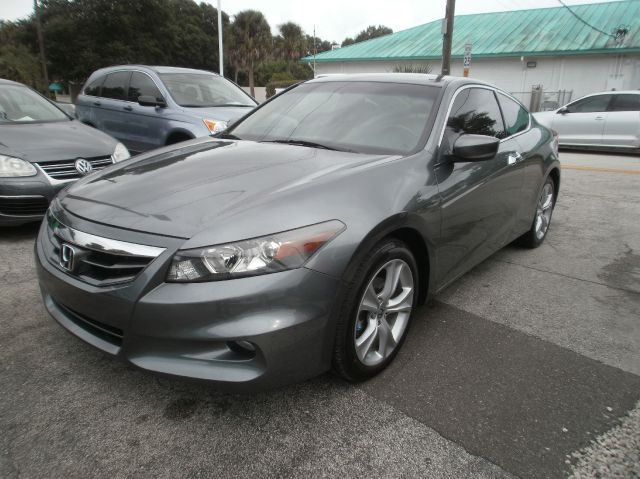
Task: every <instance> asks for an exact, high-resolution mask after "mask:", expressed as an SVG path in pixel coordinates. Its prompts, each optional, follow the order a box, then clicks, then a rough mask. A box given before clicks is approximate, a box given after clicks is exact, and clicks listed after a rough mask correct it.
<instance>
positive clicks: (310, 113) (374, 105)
mask: <svg viewBox="0 0 640 479" xmlns="http://www.w3.org/2000/svg"><path fill="white" fill-rule="evenodd" d="M437 94H438V89H437V88H434V87H431V86H427V85H413V84H403V83H383V82H377V83H376V82H359V81H345V82H338V81H331V82H318V83H304V84H302V85H299V86H297V87H295V88H293V89H292V90H290V91H288V92H286V93H283V94H282V95H281V96H279V97H276V98H274V99H273V100H272V101H271V102H269V103H267V104H266V105H264V106H263V107H262V108H260V109H258V110H256V111H255V113H253V114H251V115H250V116H249V117H247V118H246V119H245V120H244V121H242V122H241V123H239V124H238V125H236V126H234V127H233V128H232V129H231V132H232V133H231V134H232V135H233V136H235V137H237V138H240V139H247V140H254V141H273V142H287V143H300V144H303V143H307V144H308V146H311V144H312V143H315V144H317V145H318V146H322V147H326V148H331V149H336V150H345V151H355V152H358V153H374V154H375V153H384V154H408V153H410V152H411V151H413V150H414V149H415V148H416V147H417V146H418V144H419V143H420V140H421V139H422V136H423V133H424V131H425V126H426V124H427V120H428V118H429V116H430V115H431V112H432V110H433V105H434V101H435V99H436V97H437Z"/></svg>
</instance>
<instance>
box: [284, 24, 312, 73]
mask: <svg viewBox="0 0 640 479" xmlns="http://www.w3.org/2000/svg"><path fill="white" fill-rule="evenodd" d="M278 28H279V29H280V36H279V37H277V39H276V44H277V46H278V47H277V49H276V53H277V54H278V56H279V57H280V58H283V59H284V60H286V62H287V73H291V65H292V64H293V63H294V62H295V61H296V60H299V59H300V58H302V57H303V56H304V55H305V53H306V49H307V48H306V47H307V45H306V43H307V42H306V37H305V34H304V32H303V31H302V28H300V25H298V24H296V23H293V22H287V23H283V24H282V25H280V26H279V27H278Z"/></svg>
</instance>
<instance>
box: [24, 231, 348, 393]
mask: <svg viewBox="0 0 640 479" xmlns="http://www.w3.org/2000/svg"><path fill="white" fill-rule="evenodd" d="M46 229H47V224H46V222H43V225H42V227H41V231H40V235H39V237H38V240H37V242H36V256H37V261H36V264H37V270H38V278H39V281H40V287H41V290H42V295H43V299H44V303H45V306H46V308H47V310H48V312H49V313H50V314H51V316H53V318H54V319H56V321H57V322H58V323H60V324H61V325H62V326H63V327H64V328H66V329H67V330H68V331H70V332H71V333H73V334H74V335H76V336H78V337H79V338H81V339H83V340H84V341H86V342H88V343H89V344H92V345H93V346H95V347H97V348H99V349H101V350H102V351H104V352H106V353H108V354H111V355H114V356H117V357H118V358H121V359H123V360H124V361H126V362H129V363H131V364H133V365H135V366H137V367H139V368H141V369H144V370H147V371H152V372H155V373H161V374H167V375H172V376H181V377H187V378H193V379H201V380H207V381H213V382H215V383H217V385H218V387H219V388H221V389H225V390H232V391H255V390H259V389H265V388H272V387H277V386H280V385H283V384H287V383H293V382H298V381H302V380H304V379H308V378H310V377H313V376H316V375H318V374H320V373H322V372H324V371H326V370H328V369H329V368H330V365H331V352H332V346H333V335H334V329H335V328H334V324H333V321H332V319H331V318H332V316H331V310H332V306H333V298H335V296H336V293H337V289H338V284H339V280H338V279H336V278H333V277H330V276H327V275H324V274H322V273H318V272H315V271H312V270H309V269H306V268H300V269H295V270H291V271H285V272H281V273H274V274H269V275H262V276H255V277H248V278H241V279H235V280H230V281H219V282H209V283H191V284H178V283H165V282H164V281H163V279H164V277H165V275H166V271H167V269H168V266H169V262H170V259H171V257H172V256H173V253H174V252H175V250H176V249H177V246H176V245H175V244H173V245H171V246H169V247H167V250H166V251H165V252H164V253H163V254H162V255H160V256H159V257H158V258H156V259H155V260H154V261H153V262H151V263H150V264H149V265H148V266H147V267H146V268H145V270H144V271H143V272H142V273H140V274H139V275H138V277H136V279H135V280H133V281H132V282H129V283H125V284H120V285H112V286H107V287H96V286H92V285H90V284H87V283H85V282H83V281H80V280H79V279H77V278H75V277H73V276H71V275H69V274H67V273H65V272H63V271H62V270H61V269H60V268H58V267H57V266H56V265H55V264H53V262H52V261H51V259H50V258H51V256H50V252H49V251H47V249H48V248H49V246H50V244H49V239H48V237H47V232H46ZM236 341H248V342H249V343H251V344H252V345H253V346H254V347H255V351H254V352H250V351H247V350H242V349H239V348H238V347H237V343H236ZM241 344H242V343H241Z"/></svg>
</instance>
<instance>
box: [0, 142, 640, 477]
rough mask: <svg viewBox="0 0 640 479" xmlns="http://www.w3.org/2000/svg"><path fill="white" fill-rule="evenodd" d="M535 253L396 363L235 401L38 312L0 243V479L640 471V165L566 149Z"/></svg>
mask: <svg viewBox="0 0 640 479" xmlns="http://www.w3.org/2000/svg"><path fill="white" fill-rule="evenodd" d="M561 160H562V162H563V166H564V169H563V174H562V185H561V195H560V198H559V201H558V204H557V207H556V210H555V213H554V217H553V222H552V227H551V230H550V232H549V236H548V238H547V240H546V242H545V243H544V245H543V246H542V247H540V248H538V249H536V250H523V249H520V248H517V247H515V246H508V247H506V248H505V249H503V250H502V251H500V252H499V253H497V254H496V255H494V256H493V257H491V258H490V259H488V260H487V261H485V262H484V263H482V264H480V265H479V266H477V267H476V268H475V269H474V270H472V271H471V272H470V273H468V274H467V275H465V276H464V277H463V278H461V279H460V280H459V281H458V282H456V283H455V284H453V285H452V286H451V287H449V288H448V289H447V290H446V291H444V292H443V293H441V294H440V295H438V297H436V298H435V299H434V300H433V301H431V302H430V303H429V304H427V305H426V306H424V307H422V308H421V309H420V311H419V314H418V317H416V320H415V322H414V324H413V326H412V330H411V331H410V336H409V338H408V340H407V342H406V344H405V346H404V349H403V350H402V351H401V352H400V354H399V355H398V357H397V359H396V361H395V362H394V364H392V366H391V367H390V368H388V369H387V370H386V371H385V372H384V373H383V374H382V375H381V376H379V377H377V378H375V379H374V380H372V381H370V382H368V383H365V384H363V385H359V386H353V385H349V384H346V383H345V382H343V381H341V380H340V379H338V378H336V377H334V376H333V375H331V374H326V375H324V376H321V377H319V378H316V379H314V380H311V381H308V382H306V383H303V384H299V385H294V386H290V387H287V388H284V389H280V390H276V391H272V392H267V393H261V394H259V395H255V396H235V395H229V394H223V393H219V392H216V391H213V390H211V389H210V388H209V387H207V385H204V384H194V383H189V382H182V381H174V380H167V379H160V378H157V377H155V376H152V375H149V374H146V373H144V372H140V371H137V370H134V369H133V368H130V367H128V366H126V365H124V364H121V363H119V362H116V361H114V360H113V359H112V358H110V357H107V356H106V355H104V354H102V353H100V352H98V351H96V350H94V349H92V348H91V347H90V346H88V345H85V344H84V343H82V342H81V341H80V340H78V339H76V338H74V337H72V336H71V335H69V334H68V333H66V332H65V331H64V330H63V329H62V328H60V327H59V326H58V325H57V324H56V323H55V322H54V321H53V320H52V319H50V318H49V317H48V316H47V314H46V313H45V311H44V309H43V306H42V304H41V300H40V295H39V292H38V286H37V281H36V277H35V270H34V267H33V259H32V248H33V242H34V238H35V235H36V231H37V228H36V227H34V226H28V227H21V228H17V229H5V230H1V231H0V258H1V262H0V285H1V286H0V430H1V432H2V433H1V434H0V477H3V478H18V477H20V478H54V477H69V478H71V477H73V478H75V477H78V478H81V477H82V478H84V477H105V478H121V477H122V478H124V477H140V478H144V477H150V478H151V477H153V478H177V477H185V478H187V477H188V478H191V477H305V476H311V477H316V476H327V477H335V476H343V477H356V476H358V477H362V476H372V477H375V476H377V477H437V478H448V477H450V478H464V477H469V478H471V477H473V478H476V477H486V478H489V477H491V478H493V477H564V476H566V475H569V474H571V473H572V472H573V473H574V474H575V476H576V477H597V476H596V475H595V473H596V472H597V471H600V473H601V474H602V475H601V477H634V475H635V476H638V475H640V457H639V455H640V453H639V451H640V403H638V401H639V400H640V221H638V218H639V217H640V158H636V157H631V156H611V155H596V154H582V153H568V152H562V154H561Z"/></svg>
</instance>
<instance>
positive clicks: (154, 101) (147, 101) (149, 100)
mask: <svg viewBox="0 0 640 479" xmlns="http://www.w3.org/2000/svg"><path fill="white" fill-rule="evenodd" d="M138 105H140V106H159V107H165V106H167V104H166V103H165V101H164V100H163V99H159V98H156V97H153V96H150V95H140V96H139V97H138Z"/></svg>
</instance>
